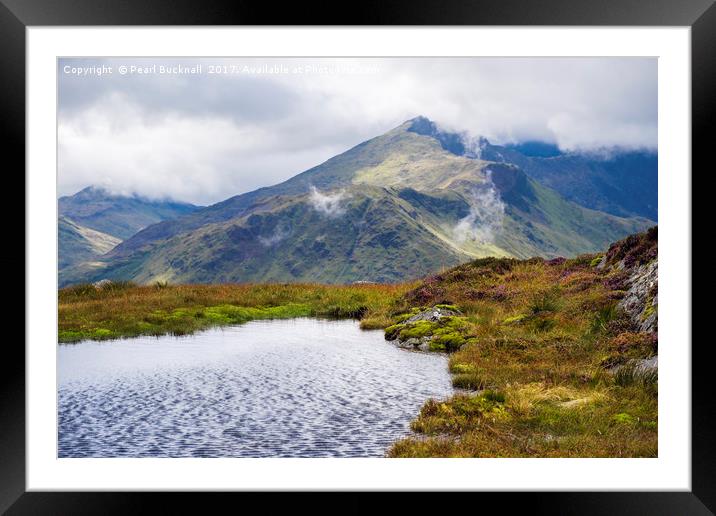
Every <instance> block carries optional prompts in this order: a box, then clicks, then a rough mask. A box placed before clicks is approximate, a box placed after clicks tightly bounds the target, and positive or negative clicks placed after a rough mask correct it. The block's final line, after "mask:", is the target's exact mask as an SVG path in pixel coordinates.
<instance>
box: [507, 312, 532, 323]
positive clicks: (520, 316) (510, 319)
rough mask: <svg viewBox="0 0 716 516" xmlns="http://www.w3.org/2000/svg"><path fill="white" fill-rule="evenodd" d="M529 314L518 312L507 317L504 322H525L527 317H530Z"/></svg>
mask: <svg viewBox="0 0 716 516" xmlns="http://www.w3.org/2000/svg"><path fill="white" fill-rule="evenodd" d="M528 318H529V316H527V315H525V314H518V315H513V316H512V317H507V318H506V319H505V320H504V321H502V323H503V324H519V323H521V322H524V321H525V319H528Z"/></svg>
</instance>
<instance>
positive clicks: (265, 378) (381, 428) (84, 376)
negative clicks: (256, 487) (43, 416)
mask: <svg viewBox="0 0 716 516" xmlns="http://www.w3.org/2000/svg"><path fill="white" fill-rule="evenodd" d="M451 392H452V388H451V386H450V378H449V374H448V370H447V358H446V357H445V356H444V355H440V354H429V353H416V352H411V351H406V350H402V349H398V348H397V347H395V346H394V345H393V344H391V343H389V342H386V341H385V340H384V339H383V332H382V331H362V330H360V329H359V327H358V323H357V322H356V321H352V320H342V321H328V320H318V319H291V320H272V321H252V322H249V323H247V324H244V325H241V326H233V327H226V328H217V329H211V330H208V331H204V332H202V333H198V334H196V335H192V336H186V337H172V336H166V337H158V338H157V337H142V338H135V339H122V340H113V341H104V342H92V341H86V342H80V343H77V344H62V345H59V348H58V407H59V409H58V411H59V414H58V421H59V422H58V441H59V446H58V448H59V449H58V456H59V457H382V456H383V455H384V454H385V452H386V450H387V448H388V447H389V446H390V444H391V443H392V442H394V441H395V440H396V439H398V438H400V437H402V436H404V435H407V434H408V433H409V432H410V429H409V424H410V421H411V420H412V419H413V418H415V417H416V416H417V414H418V411H419V410H420V407H421V406H422V404H423V403H424V402H425V400H427V399H428V398H430V397H434V398H442V397H445V396H448V395H449V394H450V393H451Z"/></svg>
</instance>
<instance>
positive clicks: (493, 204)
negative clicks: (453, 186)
mask: <svg viewBox="0 0 716 516" xmlns="http://www.w3.org/2000/svg"><path fill="white" fill-rule="evenodd" d="M485 179H486V180H485V182H484V183H483V184H481V185H480V186H479V187H478V188H475V189H474V190H473V191H472V196H471V198H470V213H468V214H467V215H466V216H465V217H463V218H462V219H460V221H458V223H457V225H456V226H455V228H454V229H453V233H454V235H455V239H456V240H457V241H458V242H465V241H466V240H473V241H476V242H479V243H494V241H495V235H496V233H497V232H499V231H500V230H501V229H502V221H503V219H504V217H505V204H504V203H503V202H502V200H501V199H500V196H499V194H498V193H497V189H496V188H495V185H494V183H493V182H492V178H491V177H490V173H489V171H488V172H487V174H486V177H485Z"/></svg>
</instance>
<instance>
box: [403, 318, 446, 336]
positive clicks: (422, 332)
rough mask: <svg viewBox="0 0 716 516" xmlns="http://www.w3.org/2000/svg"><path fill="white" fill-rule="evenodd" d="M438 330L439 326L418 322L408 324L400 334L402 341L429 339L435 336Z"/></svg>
mask: <svg viewBox="0 0 716 516" xmlns="http://www.w3.org/2000/svg"><path fill="white" fill-rule="evenodd" d="M437 328H438V324H437V323H434V322H430V321H416V322H414V323H410V324H406V325H405V326H404V328H403V329H402V330H401V331H400V333H399V334H398V336H399V338H400V340H408V339H414V338H417V339H420V338H423V337H428V336H430V335H432V334H433V331H435V330H436V329H437Z"/></svg>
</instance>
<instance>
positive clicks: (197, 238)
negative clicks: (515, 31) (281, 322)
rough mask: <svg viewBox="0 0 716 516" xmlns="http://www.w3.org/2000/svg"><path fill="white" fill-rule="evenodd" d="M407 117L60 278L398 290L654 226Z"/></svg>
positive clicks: (592, 247) (584, 247) (596, 244)
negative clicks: (371, 284)
mask: <svg viewBox="0 0 716 516" xmlns="http://www.w3.org/2000/svg"><path fill="white" fill-rule="evenodd" d="M415 123H416V121H415V120H411V121H408V122H406V123H404V124H402V125H401V126H399V127H397V128H395V129H393V130H392V131H389V132H388V133H386V134H384V135H382V136H379V137H376V138H373V139H371V140H368V141H367V142H364V143H362V144H360V145H358V146H356V147H354V148H352V149H350V150H348V151H346V152H344V153H342V154H340V155H338V156H335V157H334V158H331V159H329V160H328V161H326V162H325V163H322V164H321V165H318V166H317V167H314V168H312V169H310V170H307V171H306V172H303V173H301V174H298V175H297V176H295V177H293V178H291V179H289V180H288V181H286V182H284V183H281V184H279V185H275V186H272V187H268V188H262V189H259V190H256V191H254V192H250V193H247V194H243V195H239V196H236V197H232V198H230V199H227V200H226V201H223V202H220V203H217V204H215V205H212V206H209V207H207V208H204V209H200V210H197V211H194V212H192V213H189V214H187V215H185V216H182V217H179V218H176V219H173V220H169V221H165V222H161V223H158V224H155V225H153V226H150V227H148V228H146V229H144V230H142V231H140V232H139V233H137V234H136V235H135V236H133V237H132V238H129V239H128V240H127V241H125V242H122V243H121V244H120V245H119V246H117V247H116V248H115V249H113V250H112V251H111V252H110V253H108V254H107V255H106V256H104V257H102V259H101V260H98V261H97V262H95V263H93V264H91V265H86V266H82V267H78V268H75V269H74V270H71V271H69V272H68V274H67V275H66V277H65V282H66V283H70V282H77V281H88V280H96V279H100V278H110V279H132V280H135V281H138V282H143V283H146V282H151V281H156V280H166V281H170V282H249V281H320V282H325V283H344V282H351V281H356V280H367V281H381V282H387V281H400V280H405V279H409V278H417V277H420V276H422V275H425V274H427V273H429V272H432V271H435V270H437V269H440V268H441V267H447V266H451V265H455V264H458V263H460V262H463V261H466V260H468V259H471V258H475V257H484V256H515V257H529V256H534V255H539V256H546V257H553V256H557V255H576V254H579V253H583V252H589V251H596V250H598V249H601V248H602V247H604V246H605V245H607V244H608V243H609V242H611V241H614V240H616V239H618V238H621V237H623V236H624V235H627V234H630V233H634V232H637V231H639V230H642V229H644V228H646V227H648V226H649V225H651V224H652V222H651V221H649V220H647V219H644V218H636V217H632V218H621V217H615V216H613V215H609V214H606V213H602V212H598V211H594V210H589V209H586V208H584V207H582V206H579V205H577V204H574V203H572V202H569V201H567V200H565V199H564V198H563V197H562V196H561V195H559V194H558V193H557V192H555V191H554V190H552V189H549V188H547V187H545V186H543V185H541V184H539V183H538V182H536V181H534V180H533V179H531V178H529V177H528V176H527V175H525V173H524V172H522V171H521V170H520V169H519V168H518V167H515V166H513V165H507V164H504V163H493V162H489V161H485V160H481V159H473V158H469V157H466V156H460V155H457V154H455V153H453V152H449V151H447V150H446V149H445V148H444V144H443V142H441V141H439V139H437V138H435V137H434V136H432V135H423V134H419V133H418V132H416V131H413V130H411V128H413V127H414V124H415Z"/></svg>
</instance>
